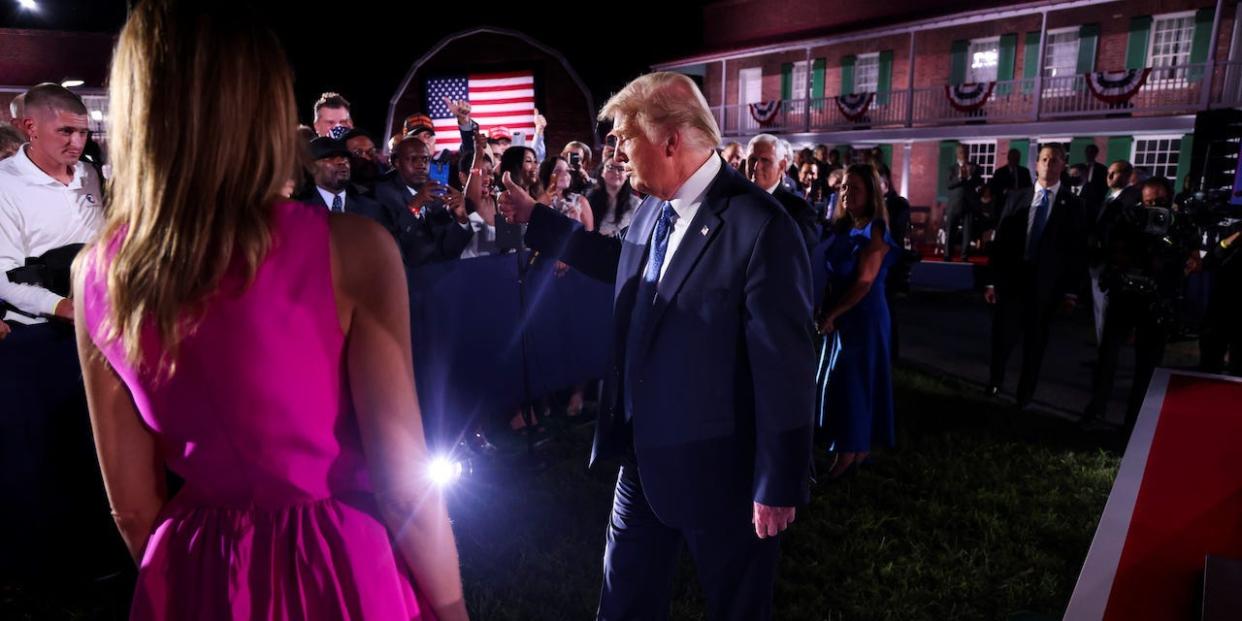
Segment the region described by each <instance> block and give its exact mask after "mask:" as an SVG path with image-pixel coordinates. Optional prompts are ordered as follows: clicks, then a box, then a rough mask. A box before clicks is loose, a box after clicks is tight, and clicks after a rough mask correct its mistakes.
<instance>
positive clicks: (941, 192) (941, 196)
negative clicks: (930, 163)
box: [936, 140, 957, 203]
mask: <svg viewBox="0 0 1242 621" xmlns="http://www.w3.org/2000/svg"><path fill="white" fill-rule="evenodd" d="M956 161H957V141H956V140H941V141H940V159H939V160H937V165H936V202H938V203H946V202H948V200H949V167H950V166H952V165H953V162H956Z"/></svg>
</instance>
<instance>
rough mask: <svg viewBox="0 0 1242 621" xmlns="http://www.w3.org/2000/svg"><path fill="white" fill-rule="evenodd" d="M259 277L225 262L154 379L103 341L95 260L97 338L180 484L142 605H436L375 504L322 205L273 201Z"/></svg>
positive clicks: (253, 614)
mask: <svg viewBox="0 0 1242 621" xmlns="http://www.w3.org/2000/svg"><path fill="white" fill-rule="evenodd" d="M272 238H273V244H272V247H271V250H270V251H269V253H268V255H267V257H266V258H265V259H264V260H263V263H262V264H261V265H260V267H259V269H258V272H257V274H256V278H255V280H254V282H253V284H252V285H251V286H250V287H248V288H246V287H244V281H243V280H242V279H241V277H240V274H239V273H238V272H236V271H232V272H230V274H229V275H228V276H227V277H226V278H225V281H224V283H223V285H222V286H221V288H220V290H219V291H218V292H217V293H216V294H214V295H213V296H212V297H210V298H209V300H208V301H207V303H206V305H205V312H204V314H203V316H202V321H201V322H200V323H199V324H198V327H197V329H196V330H195V331H194V332H193V334H191V335H189V336H188V337H186V338H185V339H184V341H183V342H182V344H181V353H180V356H179V359H178V364H177V371H176V374H175V375H174V376H173V377H172V378H171V379H161V380H159V381H156V379H155V378H154V377H153V376H152V374H150V373H148V372H147V371H146V370H145V369H149V368H153V367H154V366H155V364H154V363H155V361H156V360H157V359H158V356H159V353H160V346H159V337H158V334H157V333H156V332H155V331H154V330H153V329H147V331H146V333H145V334H144V339H143V355H144V359H145V361H146V362H147V363H148V364H147V365H145V366H144V371H143V372H141V373H136V372H135V370H134V369H133V368H132V366H131V365H128V364H126V363H125V360H124V357H123V355H122V353H121V349H120V346H119V344H118V343H106V342H101V341H102V339H101V338H100V332H99V331H100V323H101V320H102V319H103V317H104V316H105V312H106V310H107V306H108V296H107V290H106V286H105V279H104V278H102V275H103V272H102V271H101V270H99V269H98V266H96V265H89V266H88V267H87V271H86V280H85V288H84V291H83V298H84V300H83V302H82V303H83V304H84V306H83V308H84V311H85V315H86V322H87V327H88V329H89V330H90V333H91V335H92V338H93V340H94V342H95V343H96V345H98V346H99V348H100V350H101V351H102V352H103V353H104V355H105V356H106V358H107V359H108V361H109V362H110V363H111V364H112V366H113V368H115V369H116V371H117V373H118V374H119V375H120V377H121V378H122V379H123V380H124V382H125V384H126V385H127V386H128V387H129V390H130V392H131V393H132V394H133V397H134V403H135V404H136V405H137V407H138V412H139V414H140V415H141V417H142V420H143V422H144V423H145V424H146V425H147V426H148V427H149V428H150V431H151V432H152V433H153V434H154V435H155V436H156V438H157V439H158V443H159V447H160V450H161V452H162V454H163V458H164V461H165V463H166V464H167V465H168V468H169V469H171V470H172V471H173V472H175V473H177V475H179V476H180V477H182V478H183V479H185V486H184V487H183V488H182V489H181V490H180V491H179V492H178V493H177V495H176V496H175V497H174V498H173V499H172V500H171V501H170V502H169V503H168V505H167V506H166V507H165V508H164V510H163V512H162V514H161V516H160V518H159V519H158V520H157V522H156V526H155V530H154V532H153V534H152V535H151V540H150V543H149V544H148V546H147V549H146V553H145V555H144V557H143V559H142V564H141V567H140V570H139V575H138V585H137V588H136V590H135V593H134V601H133V607H132V611H131V618H133V619H366V620H368V621H370V620H389V619H402V620H408V619H431V618H432V614H431V610H430V608H429V607H428V606H426V604H425V603H424V602H423V601H422V600H421V598H420V597H419V596H418V595H417V594H416V591H415V589H414V587H413V580H412V578H411V576H410V574H409V572H408V570H407V568H406V565H405V563H404V561H403V560H402V559H401V558H400V557H399V555H398V553H397V552H396V551H395V549H394V547H393V543H392V541H391V540H390V538H389V534H388V531H387V529H386V528H385V527H384V524H383V523H382V522H381V521H380V519H379V517H378V516H379V514H378V511H377V509H376V505H375V499H374V496H373V494H372V491H371V487H370V483H369V477H368V473H367V465H366V461H365V460H364V457H363V453H362V447H361V442H360V440H359V430H358V423H357V420H356V419H355V416H354V413H353V408H352V406H351V404H350V394H349V385H348V378H347V376H346V373H345V362H344V358H343V354H344V340H345V337H344V334H342V332H341V327H340V322H339V320H338V319H337V311H336V302H335V297H334V293H333V289H332V278H331V267H330V258H329V248H328V214H327V212H326V211H325V210H323V209H321V208H315V207H312V206H309V205H303V204H300V203H293V202H286V203H281V204H278V205H277V206H276V207H275V208H274V209H273V213H272Z"/></svg>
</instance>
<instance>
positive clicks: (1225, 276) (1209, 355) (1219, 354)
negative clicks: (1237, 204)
mask: <svg viewBox="0 0 1242 621" xmlns="http://www.w3.org/2000/svg"><path fill="white" fill-rule="evenodd" d="M1220 238H1221V239H1220V241H1219V242H1217V243H1215V244H1213V245H1212V249H1211V250H1209V251H1208V253H1207V256H1206V257H1204V260H1203V268H1204V269H1205V270H1207V271H1209V272H1211V273H1212V275H1213V281H1212V291H1211V295H1210V296H1209V297H1208V305H1207V313H1206V314H1205V315H1204V318H1203V328H1202V331H1201V332H1200V334H1199V367H1200V369H1201V370H1202V371H1203V372H1205V373H1223V372H1226V371H1227V372H1228V373H1229V374H1230V375H1236V376H1239V377H1242V221H1240V220H1236V219H1235V220H1231V221H1230V222H1229V223H1228V228H1225V230H1224V231H1223V232H1222V233H1221V234H1220ZM1226 353H1228V354H1229V366H1228V368H1226V367H1225V354H1226Z"/></svg>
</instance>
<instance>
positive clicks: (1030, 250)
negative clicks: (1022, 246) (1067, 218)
mask: <svg viewBox="0 0 1242 621" xmlns="http://www.w3.org/2000/svg"><path fill="white" fill-rule="evenodd" d="M1049 194H1051V192H1049V191H1048V188H1039V204H1038V205H1036V206H1035V221H1034V222H1032V223H1031V232H1030V234H1029V235H1027V240H1026V260H1027V261H1034V260H1035V257H1036V255H1037V254H1038V253H1039V241H1040V240H1041V239H1043V237H1044V225H1045V224H1047V223H1048V203H1049V202H1051V201H1050V197H1049V196H1048V195H1049Z"/></svg>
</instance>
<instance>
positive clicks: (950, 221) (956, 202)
mask: <svg viewBox="0 0 1242 621" xmlns="http://www.w3.org/2000/svg"><path fill="white" fill-rule="evenodd" d="M982 187H983V177H981V176H980V175H979V167H978V166H976V165H975V164H973V163H971V161H970V160H969V159H968V158H967V154H966V145H962V144H959V145H957V161H956V162H954V163H953V165H952V166H950V167H949V197H948V201H947V202H946V204H945V208H944V260H945V261H948V260H950V258H951V257H952V256H953V229H954V228H955V227H957V226H958V225H959V224H960V225H961V227H962V237H961V239H962V254H961V255H960V256H961V260H963V261H965V260H966V257H967V256H968V255H969V254H970V225H971V224H972V221H973V219H974V215H975V213H976V212H977V211H978V209H979V190H980V189H981V188H982Z"/></svg>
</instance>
